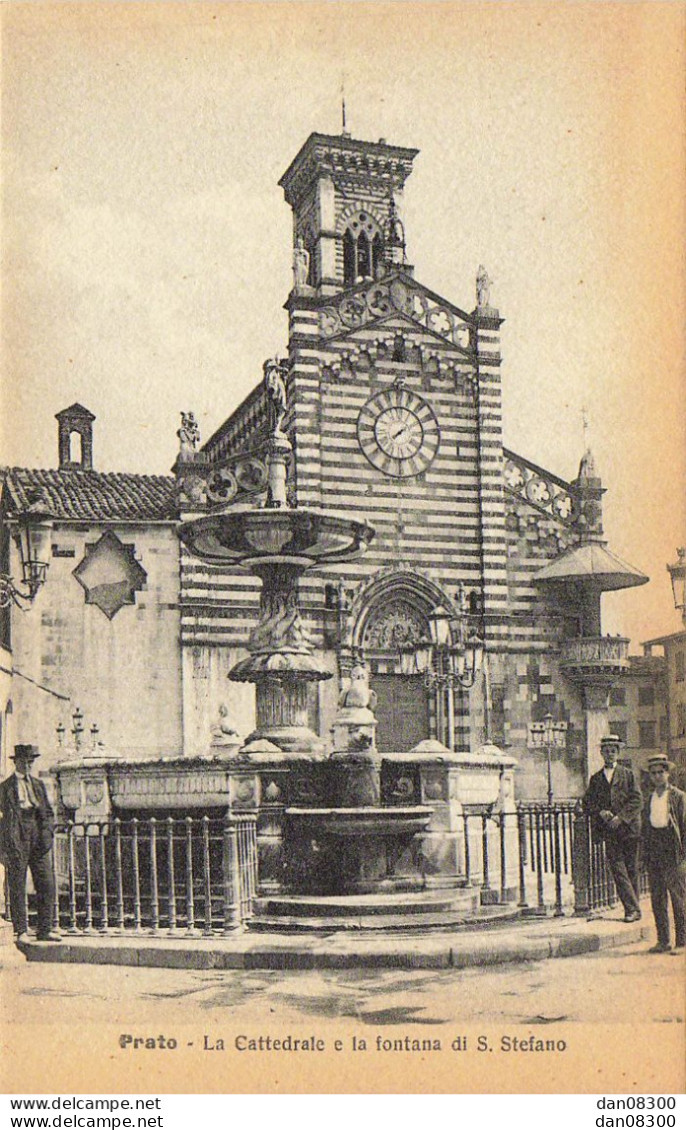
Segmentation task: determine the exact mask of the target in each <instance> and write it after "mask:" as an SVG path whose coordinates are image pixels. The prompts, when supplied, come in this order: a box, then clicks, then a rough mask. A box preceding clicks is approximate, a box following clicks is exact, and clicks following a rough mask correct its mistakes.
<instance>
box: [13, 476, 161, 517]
mask: <svg viewBox="0 0 686 1130" xmlns="http://www.w3.org/2000/svg"><path fill="white" fill-rule="evenodd" d="M4 477H5V493H6V500H7V509H8V511H9V513H12V512H13V511H17V510H22V509H24V508H25V507H26V506H27V505H29V503H30V502H31V500H32V496H35V492H36V491H39V492H40V495H41V498H43V499H45V502H46V504H47V507H48V509H49V510H50V512H51V514H52V515H53V516H54V517H55V518H58V519H63V520H66V521H70V520H71V521H76V522H91V521H103V520H107V519H117V520H120V521H146V520H147V521H151V522H161V521H173V520H174V519H175V518H176V517H177V512H176V505H175V501H174V487H175V480H174V478H172V476H171V475H135V474H128V473H124V472H119V471H116V472H115V471H112V472H110V471H67V470H63V471H58V470H34V469H28V468H23V467H9V468H7V469H6V471H5V473H4Z"/></svg>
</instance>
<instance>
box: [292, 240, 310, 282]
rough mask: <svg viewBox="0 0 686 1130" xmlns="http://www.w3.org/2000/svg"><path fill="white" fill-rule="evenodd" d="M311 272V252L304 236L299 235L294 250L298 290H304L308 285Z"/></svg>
mask: <svg viewBox="0 0 686 1130" xmlns="http://www.w3.org/2000/svg"><path fill="white" fill-rule="evenodd" d="M309 274H310V253H309V251H308V250H307V248H306V247H305V242H304V240H303V237H302V236H301V235H299V236H298V238H297V240H296V241H295V248H294V250H293V282H294V285H295V289H296V290H302V288H303V287H304V286H307V280H308V278H309Z"/></svg>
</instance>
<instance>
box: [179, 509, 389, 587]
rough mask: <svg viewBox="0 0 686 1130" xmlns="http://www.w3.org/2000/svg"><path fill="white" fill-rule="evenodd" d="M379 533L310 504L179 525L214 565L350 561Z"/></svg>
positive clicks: (182, 535) (299, 567) (231, 513)
mask: <svg viewBox="0 0 686 1130" xmlns="http://www.w3.org/2000/svg"><path fill="white" fill-rule="evenodd" d="M373 536H374V531H373V529H372V527H371V526H369V525H367V523H366V522H357V521H354V520H353V519H349V518H337V517H335V516H333V515H330V514H322V513H321V512H320V511H318V510H309V509H306V508H303V509H298V510H288V509H282V510H235V511H231V510H229V511H226V512H224V513H215V514H208V515H207V516H206V517H204V518H196V519H193V521H191V522H183V523H182V524H181V526H180V527H179V537H180V538H181V540H182V541H183V542H184V544H185V545H187V546H188V548H189V549H190V550H191V552H192V553H195V554H196V555H197V556H198V557H200V558H202V560H203V561H207V562H209V563H210V564H213V565H242V566H244V567H245V568H247V569H253V568H254V567H255V566H258V567H259V566H260V565H276V564H283V565H290V566H292V567H295V568H296V569H297V570H299V571H304V570H305V569H309V568H311V567H312V566H313V565H325V564H329V563H331V562H336V561H350V560H352V559H353V558H354V557H355V556H356V555H357V554H358V553H359V552H361V551H363V550H364V549H365V547H366V546H367V545H368V544H369V542H370V541H371V539H372V538H373Z"/></svg>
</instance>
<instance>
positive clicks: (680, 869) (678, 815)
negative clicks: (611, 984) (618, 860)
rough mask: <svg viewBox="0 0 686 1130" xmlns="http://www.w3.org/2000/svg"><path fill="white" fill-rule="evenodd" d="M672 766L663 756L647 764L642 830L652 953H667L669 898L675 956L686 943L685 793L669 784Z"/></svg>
mask: <svg viewBox="0 0 686 1130" xmlns="http://www.w3.org/2000/svg"><path fill="white" fill-rule="evenodd" d="M672 768H673V766H672V765H671V764H670V762H669V761H668V760H667V758H666V757H665V755H664V754H656V756H655V757H651V758H649V760H648V772H649V774H650V787H651V789H652V792H651V794H650V800H649V802H648V811H647V813H646V819H645V822H644V826H643V844H644V852H645V861H646V864H647V867H648V879H649V881H650V901H651V903H652V907H653V915H654V918H655V927H656V929H657V945H654V946H652V948H651V950H650V952H651V953H670V952H671V951H672V947H671V945H670V940H669V898H670V897H671V900H672V911H673V914H674V934H675V942H676V946H675V949H674V951H673V952H674V953H679V952H681V951H683V948H684V941H685V940H686V793H683V792H682V791H681V789H677V788H675V787H674V785H670V783H669V773H670V769H672Z"/></svg>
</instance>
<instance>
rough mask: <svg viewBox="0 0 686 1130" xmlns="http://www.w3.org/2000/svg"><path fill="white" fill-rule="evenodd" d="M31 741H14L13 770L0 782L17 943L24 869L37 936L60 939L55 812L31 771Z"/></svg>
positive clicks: (1, 829)
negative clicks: (31, 890) (30, 884)
mask: <svg viewBox="0 0 686 1130" xmlns="http://www.w3.org/2000/svg"><path fill="white" fill-rule="evenodd" d="M39 756H40V754H39V753H38V749H37V748H36V746H35V745H15V747H14V755H13V757H12V758H11V760H12V761H14V768H15V772H14V773H13V774H12V776H11V777H8V778H7V780H5V781H3V782H2V784H0V858H2V861H3V863H4V864H5V867H6V870H7V880H8V885H9V893H10V912H11V914H12V923H13V925H14V929H15V932H16V935H17V943H18V944H19V945H23V944H24V943H26V942H28V941H29V935H28V920H27V916H26V873H27V871H28V870H29V869H30V871H31V877H32V879H33V885H34V887H35V889H36V908H37V923H36V938H37V940H38V941H39V942H58V941H59V940H60V936H59V934H57V933H56V932H55V931H54V930H53V928H52V926H53V913H54V903H55V880H54V877H53V871H52V841H53V833H54V823H55V818H54V813H53V811H52V808H51V807H50V802H49V801H48V794H47V791H46V788H45V785H44V784H43V782H42V781H40V780H39V779H38V778H37V777H32V776H31V766H32V764H33V762H34V761H35V760H36V758H37V757H39Z"/></svg>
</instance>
